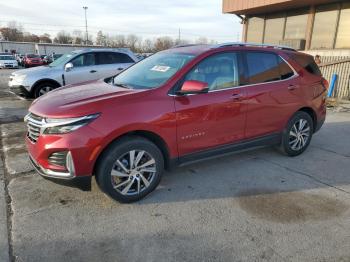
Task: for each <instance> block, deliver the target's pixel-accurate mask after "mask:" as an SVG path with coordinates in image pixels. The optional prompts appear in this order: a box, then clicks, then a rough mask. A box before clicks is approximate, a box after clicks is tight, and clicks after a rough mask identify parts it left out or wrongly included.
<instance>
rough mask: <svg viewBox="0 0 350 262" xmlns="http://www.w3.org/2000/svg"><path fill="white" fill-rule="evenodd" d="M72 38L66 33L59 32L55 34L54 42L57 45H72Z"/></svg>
mask: <svg viewBox="0 0 350 262" xmlns="http://www.w3.org/2000/svg"><path fill="white" fill-rule="evenodd" d="M72 40H73V39H72V37H71V35H70V33H67V32H66V31H63V30H62V31H60V32H58V33H57V36H56V37H55V40H54V41H55V42H56V43H59V44H71V43H72Z"/></svg>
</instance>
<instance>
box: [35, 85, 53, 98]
mask: <svg viewBox="0 0 350 262" xmlns="http://www.w3.org/2000/svg"><path fill="white" fill-rule="evenodd" d="M56 88H57V85H55V84H53V83H50V82H44V83H41V84H39V85H38V86H36V87H35V93H34V96H35V98H38V97H39V96H43V95H45V94H47V93H48V92H50V91H52V90H54V89H56Z"/></svg>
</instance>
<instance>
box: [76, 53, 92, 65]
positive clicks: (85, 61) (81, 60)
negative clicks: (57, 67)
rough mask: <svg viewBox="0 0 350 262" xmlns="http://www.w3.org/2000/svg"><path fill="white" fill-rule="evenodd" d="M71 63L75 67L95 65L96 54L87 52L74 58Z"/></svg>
mask: <svg viewBox="0 0 350 262" xmlns="http://www.w3.org/2000/svg"><path fill="white" fill-rule="evenodd" d="M71 63H73V66H74V67H80V66H92V65H95V54H94V53H87V54H83V55H80V56H78V57H76V58H74V59H73V60H72V61H71Z"/></svg>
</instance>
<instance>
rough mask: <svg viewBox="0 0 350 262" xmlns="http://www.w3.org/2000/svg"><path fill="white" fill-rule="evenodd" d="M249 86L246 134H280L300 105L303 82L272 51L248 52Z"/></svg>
mask: <svg viewBox="0 0 350 262" xmlns="http://www.w3.org/2000/svg"><path fill="white" fill-rule="evenodd" d="M245 62H246V72H247V78H248V79H249V80H248V81H249V85H248V86H246V87H245V89H246V92H247V96H248V99H247V103H248V108H247V127H246V137H247V138H254V137H259V136H265V135H269V134H272V133H279V132H281V130H282V129H283V128H284V126H285V124H286V123H287V121H288V119H289V117H290V116H291V115H292V114H293V113H294V112H295V111H296V110H297V109H298V108H299V105H300V104H301V102H300V97H301V93H300V83H299V78H298V77H296V76H297V74H296V72H295V71H294V70H293V69H292V68H291V67H290V66H289V64H288V63H287V62H286V61H285V60H284V59H282V58H281V57H280V56H279V55H277V54H275V53H272V52H255V51H254V52H253V51H247V52H246V53H245Z"/></svg>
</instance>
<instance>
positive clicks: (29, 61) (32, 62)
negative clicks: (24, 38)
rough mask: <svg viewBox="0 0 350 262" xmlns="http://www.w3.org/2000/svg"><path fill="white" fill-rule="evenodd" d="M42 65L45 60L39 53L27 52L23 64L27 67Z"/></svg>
mask: <svg viewBox="0 0 350 262" xmlns="http://www.w3.org/2000/svg"><path fill="white" fill-rule="evenodd" d="M41 65H43V60H42V59H41V58H40V56H39V55H35V54H26V55H25V56H24V58H23V66H24V67H25V68H28V67H34V66H41Z"/></svg>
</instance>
